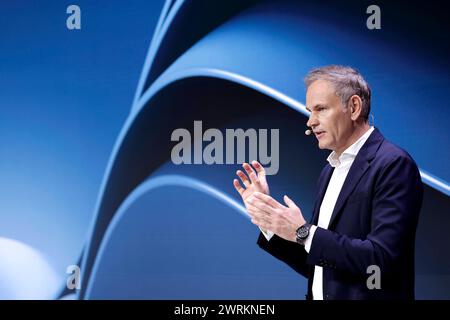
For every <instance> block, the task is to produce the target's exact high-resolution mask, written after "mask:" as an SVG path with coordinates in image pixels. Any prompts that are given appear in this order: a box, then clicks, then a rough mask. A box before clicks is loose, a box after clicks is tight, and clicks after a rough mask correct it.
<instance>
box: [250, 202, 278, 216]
mask: <svg viewBox="0 0 450 320" xmlns="http://www.w3.org/2000/svg"><path fill="white" fill-rule="evenodd" d="M248 202H249V203H250V204H251V205H252V206H254V207H256V208H257V209H259V210H261V211H264V212H266V213H267V214H268V215H272V214H276V211H275V208H273V207H271V206H270V205H268V204H267V203H265V202H264V201H261V200H258V199H252V200H249V201H248Z"/></svg>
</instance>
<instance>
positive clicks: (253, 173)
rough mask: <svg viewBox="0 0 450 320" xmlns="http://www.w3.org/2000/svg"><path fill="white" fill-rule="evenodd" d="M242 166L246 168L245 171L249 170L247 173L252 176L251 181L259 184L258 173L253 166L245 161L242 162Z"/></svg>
mask: <svg viewBox="0 0 450 320" xmlns="http://www.w3.org/2000/svg"><path fill="white" fill-rule="evenodd" d="M242 167H243V168H244V170H245V172H247V174H248V176H249V178H250V181H251V182H252V183H255V184H259V179H258V176H257V175H256V173H255V171H254V170H253V168H252V167H251V166H250V165H249V164H248V163H245V162H244V163H243V164H242Z"/></svg>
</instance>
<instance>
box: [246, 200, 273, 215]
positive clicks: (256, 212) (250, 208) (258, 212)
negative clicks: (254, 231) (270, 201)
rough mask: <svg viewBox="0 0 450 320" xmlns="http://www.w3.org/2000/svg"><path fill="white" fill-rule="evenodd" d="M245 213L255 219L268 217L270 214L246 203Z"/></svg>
mask: <svg viewBox="0 0 450 320" xmlns="http://www.w3.org/2000/svg"><path fill="white" fill-rule="evenodd" d="M247 211H249V213H250V214H252V215H254V216H257V217H264V216H270V213H268V212H265V211H262V210H260V209H258V208H257V207H255V206H254V205H252V204H250V203H247Z"/></svg>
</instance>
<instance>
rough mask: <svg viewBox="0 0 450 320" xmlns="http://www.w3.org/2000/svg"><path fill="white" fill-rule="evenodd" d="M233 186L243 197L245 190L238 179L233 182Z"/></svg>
mask: <svg viewBox="0 0 450 320" xmlns="http://www.w3.org/2000/svg"><path fill="white" fill-rule="evenodd" d="M233 186H234V188H235V189H236V191H237V192H239V194H240V195H241V196H242V194H243V193H244V191H245V189H244V188H243V187H242V186H241V184H240V183H239V181H238V179H234V180H233Z"/></svg>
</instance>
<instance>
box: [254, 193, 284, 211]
mask: <svg viewBox="0 0 450 320" xmlns="http://www.w3.org/2000/svg"><path fill="white" fill-rule="evenodd" d="M253 196H254V197H255V198H256V199H258V200H261V201H262V202H264V203H265V204H267V205H269V206H270V207H272V208H274V209H280V208H283V207H284V206H283V205H282V204H281V203H279V202H278V201H276V200H275V199H274V198H272V197H271V196H268V195H266V194H264V193H261V192H255V193H254V194H253Z"/></svg>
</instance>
